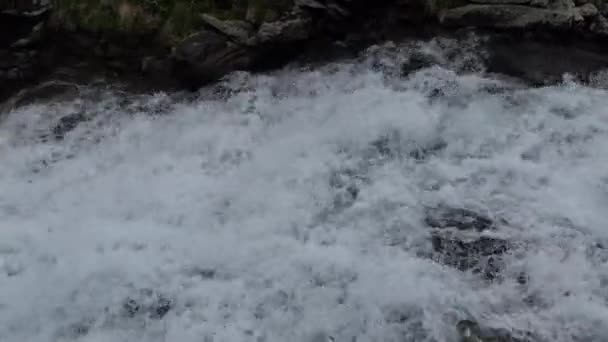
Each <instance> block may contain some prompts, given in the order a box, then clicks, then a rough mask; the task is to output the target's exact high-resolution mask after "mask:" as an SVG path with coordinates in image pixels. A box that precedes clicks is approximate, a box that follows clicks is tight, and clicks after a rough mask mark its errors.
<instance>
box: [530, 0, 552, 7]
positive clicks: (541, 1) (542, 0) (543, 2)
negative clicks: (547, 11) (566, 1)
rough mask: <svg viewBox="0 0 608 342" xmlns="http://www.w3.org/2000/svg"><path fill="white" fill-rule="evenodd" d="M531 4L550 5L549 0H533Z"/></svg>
mask: <svg viewBox="0 0 608 342" xmlns="http://www.w3.org/2000/svg"><path fill="white" fill-rule="evenodd" d="M530 6H533V7H540V8H547V7H549V0H531V1H530Z"/></svg>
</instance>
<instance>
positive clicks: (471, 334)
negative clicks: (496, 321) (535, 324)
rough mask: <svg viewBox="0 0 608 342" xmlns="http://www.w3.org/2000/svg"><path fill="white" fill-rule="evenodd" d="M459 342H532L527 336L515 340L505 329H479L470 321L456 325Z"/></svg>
mask: <svg viewBox="0 0 608 342" xmlns="http://www.w3.org/2000/svg"><path fill="white" fill-rule="evenodd" d="M456 330H457V331H458V335H459V339H460V340H459V341H460V342H532V341H533V340H532V339H531V338H530V337H529V336H527V337H525V338H516V337H514V336H513V334H512V333H510V332H509V331H507V330H505V329H492V328H486V327H481V326H480V325H479V323H477V322H475V321H471V320H462V321H459V322H458V323H457V324H456Z"/></svg>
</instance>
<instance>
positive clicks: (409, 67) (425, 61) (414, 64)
mask: <svg viewBox="0 0 608 342" xmlns="http://www.w3.org/2000/svg"><path fill="white" fill-rule="evenodd" d="M435 64H438V61H437V59H436V58H435V56H433V55H429V54H425V53H421V52H414V53H412V54H411V55H410V57H409V59H408V61H407V62H406V63H404V64H403V65H402V66H401V74H402V75H404V76H405V75H408V74H410V73H412V72H415V71H418V70H420V69H424V68H429V67H431V66H433V65H435Z"/></svg>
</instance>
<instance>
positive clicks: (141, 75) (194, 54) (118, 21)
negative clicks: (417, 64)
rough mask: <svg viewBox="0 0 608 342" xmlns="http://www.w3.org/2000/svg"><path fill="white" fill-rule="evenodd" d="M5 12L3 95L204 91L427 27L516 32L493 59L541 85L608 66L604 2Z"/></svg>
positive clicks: (67, 5) (87, 6)
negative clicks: (67, 76)
mask: <svg viewBox="0 0 608 342" xmlns="http://www.w3.org/2000/svg"><path fill="white" fill-rule="evenodd" d="M11 6H12V7H11ZM4 8H5V10H4V11H2V12H1V13H0V22H1V24H0V25H1V26H2V30H1V31H2V32H3V33H2V34H1V35H0V43H1V47H0V83H1V84H2V86H1V87H0V98H6V97H7V96H9V95H10V94H13V93H14V92H15V91H17V90H19V89H21V88H23V87H25V86H26V85H31V84H34V83H36V82H40V81H41V80H43V79H44V78H45V77H47V76H48V75H51V74H52V73H53V72H56V71H57V70H61V69H62V68H68V69H70V70H72V71H73V72H72V75H77V76H75V77H76V78H85V79H88V78H91V77H93V76H100V75H103V76H104V77H116V78H118V79H122V80H127V79H128V80H131V83H134V84H139V86H140V87H144V88H150V87H152V88H164V89H167V88H183V87H187V88H190V89H196V88H198V87H200V86H202V85H204V84H206V83H209V82H212V81H214V80H217V79H219V78H221V77H222V76H223V75H225V74H227V73H229V72H231V71H235V70H260V69H267V68H274V67H278V66H280V65H282V64H283V63H285V62H287V61H290V60H292V59H294V58H295V57H296V56H298V55H301V54H304V53H307V52H310V51H313V52H314V54H316V55H317V56H318V55H325V54H329V53H330V52H331V51H338V50H345V51H348V50H356V49H358V48H360V47H363V46H365V45H366V44H369V43H373V42H377V41H381V40H385V39H388V38H396V39H400V38H403V37H404V36H406V35H408V34H417V35H419V34H424V33H427V34H428V31H429V28H432V29H431V31H432V32H441V31H443V33H442V34H446V32H450V33H453V32H454V28H458V29H463V28H476V29H485V30H500V31H507V32H508V35H506V36H504V35H503V36H499V35H497V36H496V37H498V38H499V39H497V40H496V42H494V43H493V45H492V44H491V45H489V46H490V47H492V49H491V51H490V52H491V55H492V56H493V57H492V58H495V59H496V61H495V62H493V61H491V62H490V63H489V65H491V66H492V65H494V66H495V69H496V71H498V72H505V73H508V74H513V75H515V76H520V77H523V78H524V79H526V80H528V81H530V82H532V83H536V84H538V83H541V84H542V83H543V82H545V81H551V82H552V81H555V80H556V79H559V78H561V74H562V73H564V72H572V73H574V74H579V75H581V77H582V79H585V75H586V74H588V73H589V72H590V71H592V70H596V69H600V68H603V67H604V66H606V65H608V57H606V56H608V54H606V53H605V51H604V49H603V47H602V44H598V43H596V41H604V39H606V37H608V20H607V19H606V15H608V7H607V6H606V4H604V3H603V1H596V2H588V1H587V0H576V2H574V0H471V1H470V2H469V3H466V1H456V0H455V1H445V2H444V1H441V2H440V1H437V0H435V1H428V0H385V1H378V2H375V3H374V4H373V5H370V4H369V3H367V2H364V1H341V0H296V1H295V2H291V1H290V0H285V1H276V2H264V1H262V0H249V1H245V0H241V1H193V2H188V3H186V2H180V1H164V2H163V1H156V2H151V1H143V2H138V1H133V0H129V1H127V0H117V1H97V0H91V1H85V2H73V1H69V0H63V1H53V2H50V3H49V2H45V1H12V2H9V3H8V4H4ZM522 37H523V38H525V39H522ZM539 37H543V39H539ZM573 37H574V39H572V38H573ZM547 38H548V39H547ZM581 38H583V39H584V40H586V41H587V43H586V44H582V43H581ZM514 43H515V45H513V44H514ZM547 54H559V55H560V59H559V60H557V59H555V60H554V59H547V58H545V57H546V55H547ZM547 61H549V63H546V62H547Z"/></svg>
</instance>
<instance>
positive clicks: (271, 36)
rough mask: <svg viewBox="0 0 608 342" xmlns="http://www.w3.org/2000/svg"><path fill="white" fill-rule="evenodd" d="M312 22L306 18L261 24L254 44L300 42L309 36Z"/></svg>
mask: <svg viewBox="0 0 608 342" xmlns="http://www.w3.org/2000/svg"><path fill="white" fill-rule="evenodd" d="M311 33H312V22H311V20H309V19H306V18H293V19H288V20H282V21H275V22H270V23H263V24H262V25H261V26H260V29H259V30H258V33H257V34H256V36H255V37H254V42H255V43H258V44H259V43H261V44H265V43H288V42H295V41H302V40H305V39H307V38H309V37H310V36H311Z"/></svg>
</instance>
